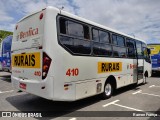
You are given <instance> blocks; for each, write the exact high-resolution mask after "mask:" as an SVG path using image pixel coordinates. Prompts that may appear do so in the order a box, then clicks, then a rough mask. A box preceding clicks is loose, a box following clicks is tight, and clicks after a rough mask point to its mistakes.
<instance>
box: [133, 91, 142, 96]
mask: <svg viewBox="0 0 160 120" xmlns="http://www.w3.org/2000/svg"><path fill="white" fill-rule="evenodd" d="M141 92H142V90H139V91H137V92H134V93H132V94H133V95H135V94H137V93H141Z"/></svg>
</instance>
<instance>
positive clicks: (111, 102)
mask: <svg viewBox="0 0 160 120" xmlns="http://www.w3.org/2000/svg"><path fill="white" fill-rule="evenodd" d="M118 101H120V100H115V101H113V102H110V103H107V104H105V105H103V107H107V106H109V105H112V104H114V103H116V102H118Z"/></svg>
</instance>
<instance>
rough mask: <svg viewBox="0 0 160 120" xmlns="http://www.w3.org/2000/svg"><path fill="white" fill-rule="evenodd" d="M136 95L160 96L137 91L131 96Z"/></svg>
mask: <svg viewBox="0 0 160 120" xmlns="http://www.w3.org/2000/svg"><path fill="white" fill-rule="evenodd" d="M138 93H140V94H143V95H150V96H155V97H160V95H155V94H150V93H144V92H142V90H139V91H137V92H134V93H132V94H133V95H135V94H138Z"/></svg>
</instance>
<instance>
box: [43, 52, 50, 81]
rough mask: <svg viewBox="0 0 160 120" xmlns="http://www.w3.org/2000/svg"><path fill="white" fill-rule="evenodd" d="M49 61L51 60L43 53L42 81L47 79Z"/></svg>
mask: <svg viewBox="0 0 160 120" xmlns="http://www.w3.org/2000/svg"><path fill="white" fill-rule="evenodd" d="M51 61H52V59H51V58H50V57H49V56H48V55H47V54H46V53H45V52H43V66H42V79H45V78H46V77H47V74H48V70H49V67H50V64H51Z"/></svg>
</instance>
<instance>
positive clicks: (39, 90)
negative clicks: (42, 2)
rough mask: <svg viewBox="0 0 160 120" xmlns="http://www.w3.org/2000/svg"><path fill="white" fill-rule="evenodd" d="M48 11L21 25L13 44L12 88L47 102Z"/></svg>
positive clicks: (18, 26) (26, 19) (48, 60)
mask: <svg viewBox="0 0 160 120" xmlns="http://www.w3.org/2000/svg"><path fill="white" fill-rule="evenodd" d="M45 14H46V10H45V9H44V10H41V11H39V12H36V13H33V14H31V15H29V16H27V17H25V18H23V19H22V20H21V21H20V22H18V23H17V25H16V27H15V31H14V35H13V42H12V76H11V78H12V85H13V86H14V87H15V88H17V89H20V90H22V91H26V92H28V93H32V94H35V95H38V96H41V97H44V98H47V99H50V98H51V97H52V93H50V94H49V93H48V91H52V90H49V89H52V88H49V87H48V88H46V86H47V85H49V84H52V83H49V82H48V81H47V80H46V78H47V74H48V71H49V68H50V64H51V58H50V57H49V56H48V54H47V53H46V52H45V51H44V50H43V42H44V24H45Z"/></svg>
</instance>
